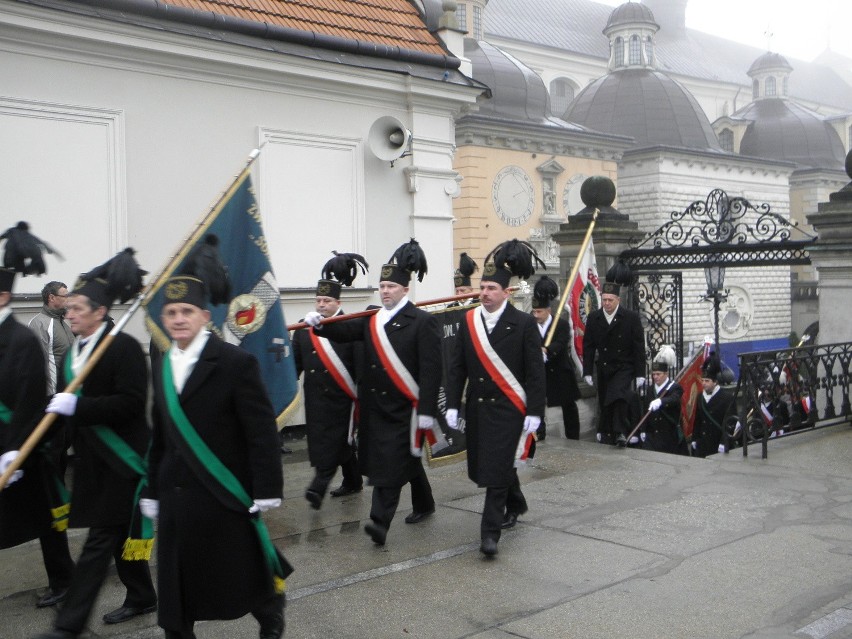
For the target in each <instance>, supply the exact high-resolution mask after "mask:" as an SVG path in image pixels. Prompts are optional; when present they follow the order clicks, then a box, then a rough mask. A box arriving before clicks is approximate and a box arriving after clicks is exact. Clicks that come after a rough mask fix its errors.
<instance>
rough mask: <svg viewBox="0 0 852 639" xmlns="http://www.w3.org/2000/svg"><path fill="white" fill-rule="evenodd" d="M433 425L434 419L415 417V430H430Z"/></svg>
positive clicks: (422, 416) (427, 416)
mask: <svg viewBox="0 0 852 639" xmlns="http://www.w3.org/2000/svg"><path fill="white" fill-rule="evenodd" d="M434 425H435V418H434V417H430V416H429V415H418V416H417V428H419V429H420V430H432V427H433V426H434Z"/></svg>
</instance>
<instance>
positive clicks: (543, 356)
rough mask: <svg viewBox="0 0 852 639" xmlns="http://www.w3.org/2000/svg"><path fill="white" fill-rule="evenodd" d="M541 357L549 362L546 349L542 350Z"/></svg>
mask: <svg viewBox="0 0 852 639" xmlns="http://www.w3.org/2000/svg"><path fill="white" fill-rule="evenodd" d="M541 357H542V359H543V360H544V363H545V364H547V353H546V352H545V351H542V352H541Z"/></svg>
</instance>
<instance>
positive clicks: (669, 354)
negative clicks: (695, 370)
mask: <svg viewBox="0 0 852 639" xmlns="http://www.w3.org/2000/svg"><path fill="white" fill-rule="evenodd" d="M676 365H677V353H675V350H674V348H672V347H671V346H670V345H669V344H663V345H662V346H660V350H659V351H657V354H656V355H655V356H654V361H653V362H651V370H652V371H659V372H662V373H668V372H669V371H670V370H674V368H675V366H676Z"/></svg>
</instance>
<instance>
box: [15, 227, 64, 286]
mask: <svg viewBox="0 0 852 639" xmlns="http://www.w3.org/2000/svg"><path fill="white" fill-rule="evenodd" d="M0 240H6V246H5V250H4V253H3V268H0V292H7V291H8V292H11V291H12V286H13V285H14V283H15V275H16V274H18V273H20V274H21V275H23V276H25V277H26V276H27V275H44V274H45V273H46V272H47V267H46V266H45V264H44V256H43V252H47V253H56V255H57V256H58V257H61V255H60V254H59V253H58V252H57V251H56V250H55V249H54V248H53V247H52V246H50V245H49V244H47V242H45V241H44V240H42V239H40V238H38V237H36V236H35V235H33V234H32V233H30V225H29V224H28V223H26V222H18V223H17V224H16V225H15V226H13V227H12V228H10V229H7V230H6V231H5V232H4V233H3V234H2V235H0Z"/></svg>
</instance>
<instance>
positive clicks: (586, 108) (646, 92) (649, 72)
mask: <svg viewBox="0 0 852 639" xmlns="http://www.w3.org/2000/svg"><path fill="white" fill-rule="evenodd" d="M631 4H632V3H631ZM623 6H625V5H622V7H623ZM638 6H641V5H638ZM564 119H565V120H568V121H569V122H572V123H574V124H579V125H581V126H584V127H587V128H590V129H594V130H596V131H600V132H602V133H612V134H616V135H626V136H630V137H632V138H634V139H635V140H636V147H646V146H657V145H662V146H673V147H681V148H690V149H701V150H705V151H706V150H713V151H721V147H720V146H719V141H718V140H717V139H716V134H715V133H714V132H713V129H712V127H711V126H710V121H709V120H708V119H707V116H706V115H704V111H703V110H702V109H701V106H699V104H698V102H697V101H696V100H695V98H694V97H693V96H692V94H691V93H689V91H687V90H686V89H684V88H683V87H682V86H681V85H679V84H678V83H677V82H675V81H674V80H672V79H671V78H669V77H668V76H667V75H665V74H664V73H660V72H658V71H654V70H653V69H619V70H617V71H613V72H611V73H609V74H607V75H605V76H603V77H602V78H598V79H597V80H595V81H594V82H592V83H591V84H590V85H588V86H587V87H586V88H585V89H583V91H582V92H581V93H580V94H579V95H578V96H577V97H576V98H575V99H574V101H573V102H572V103H571V105H570V106H569V107H568V111H567V113H566V114H565V116H564Z"/></svg>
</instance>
